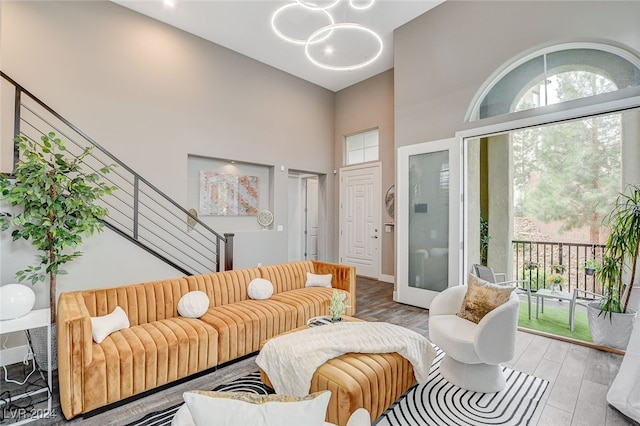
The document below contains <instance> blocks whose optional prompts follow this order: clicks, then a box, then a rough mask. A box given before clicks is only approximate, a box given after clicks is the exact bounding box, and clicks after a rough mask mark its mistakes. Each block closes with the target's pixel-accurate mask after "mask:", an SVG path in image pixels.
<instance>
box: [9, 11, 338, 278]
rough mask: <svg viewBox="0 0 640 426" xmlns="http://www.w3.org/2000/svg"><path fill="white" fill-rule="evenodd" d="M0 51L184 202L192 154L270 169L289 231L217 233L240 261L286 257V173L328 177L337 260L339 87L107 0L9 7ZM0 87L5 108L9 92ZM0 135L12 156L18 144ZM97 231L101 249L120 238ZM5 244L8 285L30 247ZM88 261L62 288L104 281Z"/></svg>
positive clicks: (64, 109)
mask: <svg viewBox="0 0 640 426" xmlns="http://www.w3.org/2000/svg"><path fill="white" fill-rule="evenodd" d="M0 52H1V64H2V70H3V71H4V72H5V73H7V74H8V75H9V76H11V77H12V78H13V79H15V80H16V81H18V82H19V83H20V84H21V85H23V86H24V87H25V88H27V89H28V90H29V91H31V92H32V93H33V94H34V95H36V96H37V97H39V98H40V99H42V100H43V101H44V102H45V103H47V104H49V105H50V106H51V107H52V108H54V109H55V110H56V111H57V112H59V113H60V114H62V115H63V116H64V117H65V118H67V119H69V120H70V121H71V122H72V123H74V124H75V125H77V126H78V127H79V128H80V129H82V130H83V131H84V132H85V133H87V134H88V135H90V136H91V137H92V138H93V139H95V140H96V141H97V142H98V143H99V144H101V145H102V146H104V147H106V148H107V149H108V150H109V151H111V152H112V153H113V154H115V155H116V156H117V157H119V158H120V159H122V160H123V161H124V162H125V163H126V164H128V165H129V166H131V167H132V168H133V169H134V170H136V171H138V172H139V173H140V174H141V175H142V176H143V177H145V178H146V179H148V180H149V181H150V182H152V183H153V184H154V185H155V186H157V187H158V188H159V189H161V190H162V191H164V192H165V193H167V194H168V195H169V196H171V197H172V198H174V199H175V200H176V201H177V202H179V203H181V204H183V205H186V204H187V201H188V199H187V194H188V167H187V166H188V156H189V155H190V154H192V155H199V156H203V157H209V158H224V159H229V160H237V161H243V162H247V163H256V164H261V165H265V166H267V167H272V168H273V170H275V171H276V172H274V176H273V181H272V188H271V190H270V191H269V192H267V193H266V194H262V193H261V194H260V197H271V199H272V200H271V202H270V203H269V204H270V205H271V206H273V211H274V217H275V220H274V226H276V227H277V226H278V225H281V226H282V229H283V231H282V232H269V233H266V232H262V231H261V230H259V229H257V227H255V226H254V227H250V228H249V229H245V228H244V227H242V226H240V227H235V228H234V227H231V228H230V229H216V231H218V232H220V233H223V232H235V233H236V234H237V239H236V241H235V265H236V267H243V266H255V265H256V264H257V263H258V262H260V263H263V264H267V263H278V262H284V261H286V260H287V229H288V217H287V212H288V205H287V170H288V169H289V168H293V169H296V170H305V171H309V172H314V173H317V174H319V175H326V176H327V179H328V182H327V184H326V185H325V190H326V191H327V193H326V194H325V197H326V200H328V204H327V207H326V208H327V209H328V214H327V217H328V218H329V219H328V222H329V223H328V224H327V227H326V229H327V230H328V232H327V239H328V240H329V241H328V243H327V244H326V246H327V247H328V248H329V250H328V252H327V253H326V254H325V259H324V260H330V261H332V260H335V255H336V254H335V253H334V251H333V247H334V241H333V240H334V238H335V234H336V232H335V226H336V225H335V223H334V220H333V217H334V214H333V210H334V202H333V200H334V194H333V191H334V185H333V179H334V178H333V173H332V171H333V169H334V168H335V167H336V165H335V164H334V146H333V136H334V135H333V127H334V125H333V123H334V114H335V111H334V93H332V92H330V91H328V90H326V89H323V88H320V87H318V86H316V85H313V84H310V83H308V82H305V81H303V80H301V79H298V78H296V77H293V76H291V75H289V74H286V73H284V72H281V71H278V70H276V69H274V68H271V67H269V66H267V65H264V64H262V63H259V62H257V61H254V60H252V59H249V58H247V57H245V56H242V55H240V54H238V53H235V52H233V51H230V50H228V49H225V48H223V47H221V46H218V45H216V44H213V43H210V42H208V41H205V40H203V39H200V38H198V37H195V36H193V35H190V34H187V33H185V32H183V31H181V30H178V29H175V28H172V27H170V26H168V25H165V24H163V23H160V22H158V21H155V20H153V19H150V18H147V17H145V16H143V15H140V14H138V13H136V12H133V11H131V10H129V9H126V8H123V7H121V6H119V5H117V4H114V3H112V2H107V1H97V2H65V1H61V2H59V1H47V2H1V3H0ZM1 93H2V97H3V100H2V105H4V104H5V103H6V97H7V96H9V93H8V91H3V92H1ZM10 96H11V97H12V96H13V94H12V93H11V94H10ZM3 111H4V109H3ZM2 124H3V130H2V132H0V134H2V135H4V134H5V133H6V131H5V129H4V128H6V126H7V125H8V124H7V123H6V122H2ZM1 142H2V147H3V148H2V150H0V152H2V153H3V157H6V155H5V153H9V152H10V149H7V148H6V145H7V144H8V143H10V141H8V140H6V138H4V137H3V140H2V141H1ZM1 161H2V162H3V164H4V163H5V162H6V159H5V158H3V159H2V160H1ZM4 169H6V167H3V170H4ZM281 170H283V171H281ZM99 238H100V240H96V243H95V247H102V246H103V245H110V244H114V242H113V241H112V240H109V242H105V240H104V239H103V238H104V237H102V236H101V237H99ZM0 239H1V244H0V247H1V250H2V259H1V260H0V269H1V277H0V278H1V279H2V282H6V281H7V280H9V281H10V280H11V279H10V278H7V277H11V276H12V274H13V273H14V272H15V270H16V268H17V265H23V264H27V263H28V261H29V260H28V259H29V258H30V257H31V254H26V253H25V250H26V249H23V248H22V247H20V246H18V245H14V244H9V243H8V240H10V236H9V235H8V234H7V233H3V234H0ZM98 241H99V242H98ZM95 247H91V249H92V250H93V249H94V248H95ZM88 248H89V247H88V246H87V248H86V255H85V258H83V260H82V261H81V262H89V259H91V254H90V253H89V250H88ZM105 251H106V252H109V251H110V250H105ZM132 259H136V257H130V258H129V260H130V261H131V260H132ZM25 260H26V261H25ZM108 260H109V259H108V258H104V257H99V258H98V259H96V261H97V262H99V263H100V262H102V263H106V261H108ZM113 262H115V260H114V261H113ZM133 262H134V263H135V261H133ZM111 266H112V268H111V269H110V270H105V271H104V273H105V274H109V273H110V272H111V271H112V270H114V269H117V268H113V263H111ZM81 268H82V266H81V264H80V262H79V263H78V265H77V266H76V265H72V266H71V267H70V268H69V271H70V272H73V273H70V274H69V275H68V276H66V277H64V279H61V282H62V283H64V284H62V286H61V288H62V289H67V288H68V289H72V288H73V289H75V288H82V287H83V286H85V287H92V286H94V284H95V285H103V284H104V283H103V282H97V281H96V280H94V279H88V278H89V277H87V276H86V275H85V274H83V273H81V272H79V271H78V270H77V269H81ZM134 269H135V268H134ZM152 269H155V267H154V268H152ZM123 270H127V268H124V269H123ZM158 271H160V270H158ZM130 272H134V270H131V271H130ZM161 274H165V275H168V276H170V275H172V273H171V272H170V271H163V272H162V273H161ZM151 275H153V274H150V275H149V276H151ZM101 278H104V277H101ZM136 280H139V278H138V277H136V276H135V274H130V275H128V276H126V277H125V276H119V277H118V279H117V280H116V279H111V280H109V282H110V283H113V284H117V282H116V281H119V282H120V283H127V282H132V281H136ZM65 286H68V287H65Z"/></svg>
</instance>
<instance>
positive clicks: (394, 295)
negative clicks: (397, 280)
mask: <svg viewBox="0 0 640 426" xmlns="http://www.w3.org/2000/svg"><path fill="white" fill-rule="evenodd" d="M393 301H394V302H397V301H398V297H397V294H396V291H395V290H393Z"/></svg>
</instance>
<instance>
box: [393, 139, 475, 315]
mask: <svg viewBox="0 0 640 426" xmlns="http://www.w3.org/2000/svg"><path fill="white" fill-rule="evenodd" d="M439 151H449V264H448V279H447V287H454V286H457V285H460V284H461V279H463V275H462V271H463V264H464V256H463V244H462V238H463V235H464V229H463V228H464V220H463V217H462V211H463V205H462V202H463V199H464V195H463V192H462V191H463V187H462V139H461V138H458V137H454V138H450V139H441V140H436V141H431V142H423V143H419V144H415V145H407V146H403V147H400V148H398V150H397V156H396V182H397V190H396V228H397V234H396V242H397V245H396V247H397V248H396V291H395V292H394V294H393V300H394V301H396V302H399V303H406V304H409V305H413V306H418V307H422V308H425V309H428V308H429V305H430V304H431V301H432V300H433V298H434V297H435V296H436V295H437V294H439V292H437V291H432V290H426V289H418V288H414V287H410V286H409V190H410V188H409V157H410V156H412V155H419V154H428V153H432V152H439ZM425 296H426V297H425Z"/></svg>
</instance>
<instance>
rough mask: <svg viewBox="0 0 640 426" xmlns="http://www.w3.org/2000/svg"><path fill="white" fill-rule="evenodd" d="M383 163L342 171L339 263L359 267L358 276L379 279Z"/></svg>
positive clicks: (363, 165)
mask: <svg viewBox="0 0 640 426" xmlns="http://www.w3.org/2000/svg"><path fill="white" fill-rule="evenodd" d="M381 168H382V165H381V163H380V162H375V163H363V164H358V165H355V166H348V167H343V168H341V169H340V176H339V179H340V219H339V221H340V234H339V240H340V244H339V245H340V261H339V262H340V263H344V264H347V265H352V266H355V267H356V274H357V275H360V276H364V277H370V278H376V279H378V278H379V276H380V241H381V240H380V232H381V231H380V227H381V223H380V212H381V210H382V201H381V199H382V196H381V187H382V183H381V180H380V179H381V178H380V176H381V172H380V170H381Z"/></svg>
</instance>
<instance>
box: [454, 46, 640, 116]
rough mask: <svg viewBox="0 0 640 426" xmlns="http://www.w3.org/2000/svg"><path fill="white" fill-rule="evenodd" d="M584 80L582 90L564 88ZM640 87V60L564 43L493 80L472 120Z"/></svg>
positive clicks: (482, 93) (616, 50) (516, 64)
mask: <svg viewBox="0 0 640 426" xmlns="http://www.w3.org/2000/svg"><path fill="white" fill-rule="evenodd" d="M567 81H573V83H574V84H573V85H572V86H574V87H575V85H576V84H575V83H576V82H578V83H579V86H580V87H581V90H577V91H576V90H570V88H569V86H571V85H566V84H563V83H565V82H567ZM638 86H640V60H639V59H638V58H637V57H635V56H634V55H631V54H630V53H628V52H626V51H624V50H622V49H619V48H615V47H612V46H604V45H597V44H591V43H589V44H585V43H582V44H579V45H578V44H564V45H559V46H554V47H553V48H548V49H545V50H544V51H538V52H536V53H534V54H532V55H528V56H526V57H524V58H522V59H520V60H518V61H515V62H514V63H512V64H511V65H509V66H507V67H505V68H504V69H503V70H501V71H500V72H498V73H497V74H496V75H495V76H493V77H492V78H491V79H489V80H488V82H487V84H485V86H484V89H483V90H481V91H480V92H479V94H478V96H477V101H476V102H474V104H473V108H472V109H471V110H470V112H469V114H468V116H467V121H473V120H478V119H483V118H489V117H495V116H498V115H502V114H507V113H510V112H515V111H523V110H527V109H532V108H538V107H542V106H546V105H552V104H557V103H561V102H567V101H571V100H574V99H579V98H585V97H589V96H596V95H600V94H603V93H608V92H614V91H618V90H624V89H627V88H630V87H638Z"/></svg>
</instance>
